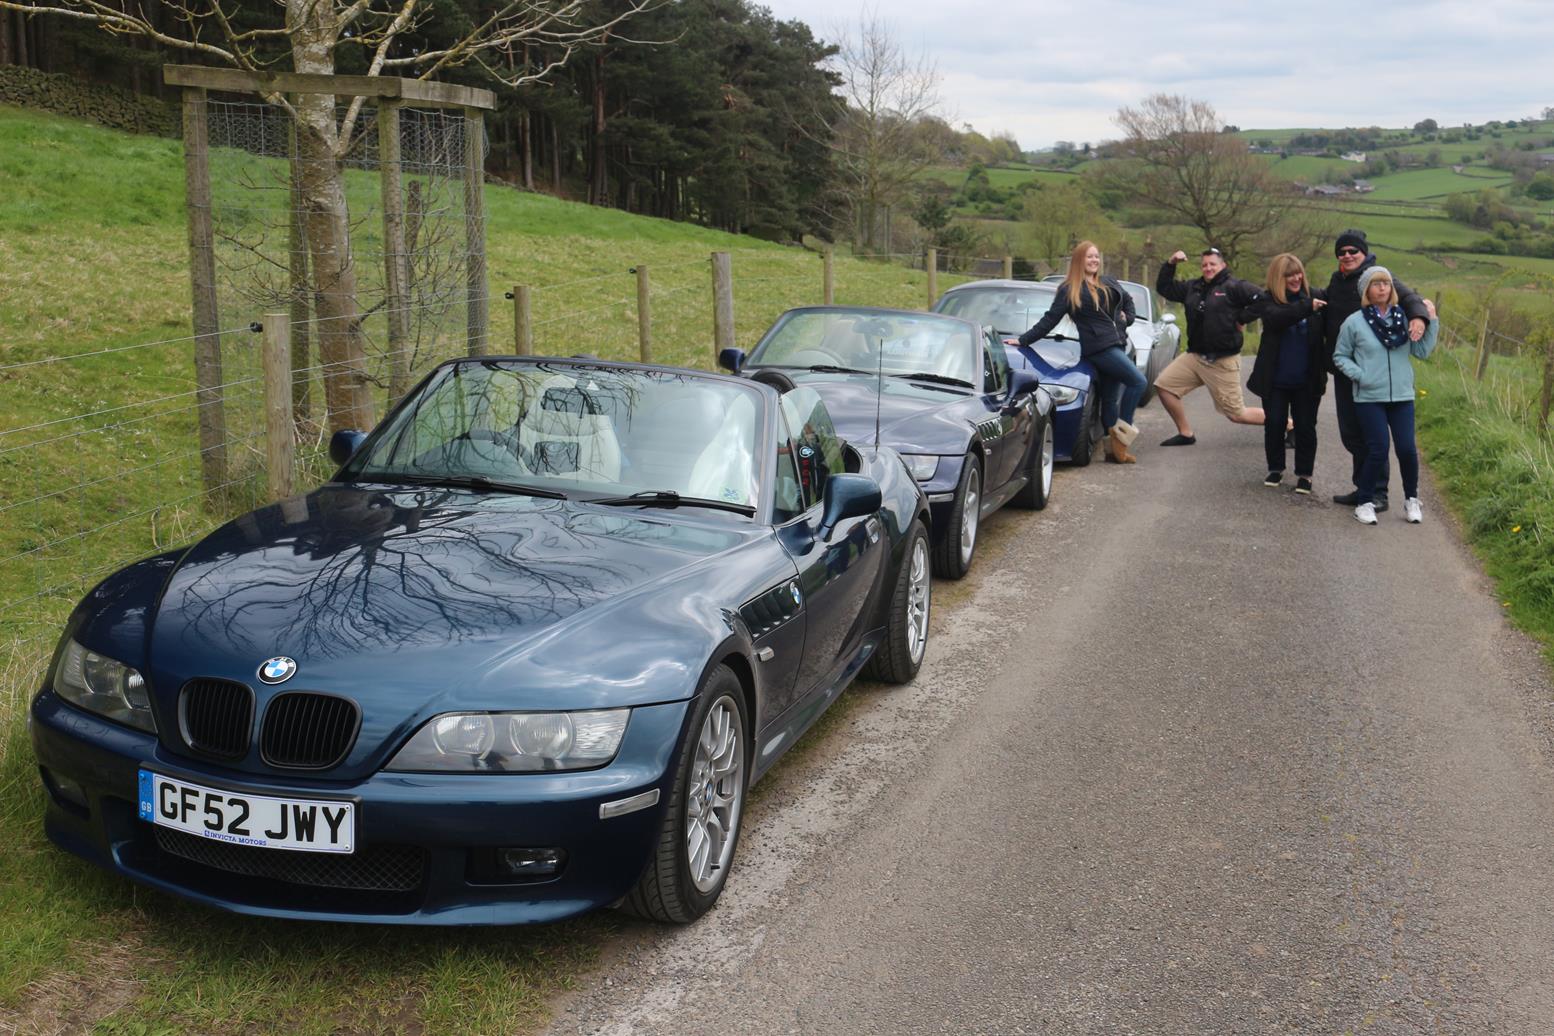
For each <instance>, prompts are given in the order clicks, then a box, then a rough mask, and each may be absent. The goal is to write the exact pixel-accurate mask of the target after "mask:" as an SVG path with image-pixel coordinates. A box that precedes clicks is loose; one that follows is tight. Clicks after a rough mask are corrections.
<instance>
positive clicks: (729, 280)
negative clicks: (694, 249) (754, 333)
mask: <svg viewBox="0 0 1554 1036" xmlns="http://www.w3.org/2000/svg"><path fill="white" fill-rule="evenodd" d="M733 347H734V266H733V260H732V257H730V255H729V254H728V253H727V252H713V253H712V359H713V362H716V361H717V358H718V353H720V352H722V351H723V350H724V349H732V348H733Z"/></svg>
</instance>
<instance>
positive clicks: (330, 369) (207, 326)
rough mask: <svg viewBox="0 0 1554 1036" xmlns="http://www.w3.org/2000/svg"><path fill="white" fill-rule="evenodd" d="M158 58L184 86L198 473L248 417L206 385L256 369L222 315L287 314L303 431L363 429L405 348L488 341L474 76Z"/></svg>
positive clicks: (402, 379)
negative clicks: (318, 399) (316, 70)
mask: <svg viewBox="0 0 1554 1036" xmlns="http://www.w3.org/2000/svg"><path fill="white" fill-rule="evenodd" d="M163 71H164V78H165V79H166V81H167V83H168V84H169V85H172V86H178V87H182V88H183V126H184V162H185V165H184V171H185V187H186V192H187V199H188V220H189V256H190V277H191V283H192V287H193V301H194V332H195V336H196V337H195V374H196V379H197V384H198V386H199V393H200V394H199V439H200V456H201V475H202V478H203V480H204V483H205V485H206V486H207V487H215V486H220V485H224V484H227V482H228V481H229V479H230V474H229V468H230V466H231V460H232V459H231V458H229V457H228V456H227V450H226V444H227V442H228V441H229V440H232V441H236V440H237V439H240V438H242V437H241V436H236V437H234V435H233V433H234V432H237V431H238V429H237V428H232V429H229V428H228V424H229V423H232V424H235V425H248V426H250V427H257V423H258V422H259V421H262V419H263V415H262V414H261V413H232V414H229V413H228V410H227V407H226V405H225V401H224V399H223V398H222V395H221V392H220V389H219V386H221V385H222V384H223V383H224V380H230V379H231V377H232V374H233V373H234V372H235V371H234V369H233V368H236V369H238V370H250V369H251V370H253V371H254V372H257V371H258V369H259V358H258V356H257V352H256V350H255V349H253V348H252V347H251V344H250V343H251V339H249V338H247V337H246V336H245V337H244V338H240V339H235V340H232V341H228V342H225V343H224V342H223V335H222V333H221V330H220V329H221V327H222V326H223V324H225V325H226V326H227V327H232V326H240V325H242V324H246V323H248V322H250V321H257V320H258V318H259V315H260V314H264V313H275V312H287V313H289V314H290V316H291V324H292V328H291V331H292V334H291V345H292V359H291V367H292V372H293V377H292V404H293V419H294V421H295V423H296V427H297V429H298V431H299V433H302V434H309V433H316V432H317V431H318V429H319V428H320V427H322V428H324V429H327V430H329V431H335V430H338V429H340V428H368V427H370V426H371V425H372V424H373V421H374V415H375V413H376V412H377V410H378V408H379V406H380V405H388V404H392V403H393V402H394V401H395V400H397V399H398V398H399V397H400V396H401V395H403V393H404V392H405V390H406V389H407V388H408V387H409V379H410V373H411V371H412V370H414V369H415V368H416V367H417V366H419V365H420V364H422V363H424V362H426V361H427V360H429V359H431V358H433V357H438V356H442V355H447V354H449V353H451V352H453V351H455V350H459V351H462V352H466V353H469V354H477V355H478V354H480V353H483V352H485V351H486V348H485V346H486V339H487V334H488V325H489V320H488V317H489V291H488V287H487V282H486V255H485V213H484V207H483V203H482V196H481V187H482V183H483V170H484V165H485V147H486V142H485V130H484V113H485V112H486V111H488V110H490V109H491V108H492V107H494V104H495V99H494V96H493V95H492V93H491V92H490V91H489V90H479V89H474V88H471V87H463V86H456V85H452V84H447V83H435V82H427V81H423V80H414V79H397V78H391V77H380V76H328V75H308V74H297V73H281V72H274V73H271V72H259V73H255V72H246V71H239V70H235V69H222V68H204V67H196V66H184V65H168V66H165V67H164V70H163ZM212 91H217V92H220V93H221V94H223V95H225V96H238V97H241V98H242V99H221V98H216V97H212V96H211V92H212ZM460 316H462V317H463V321H464V327H463V334H462V335H459V334H458V333H457V320H458V318H459V317H460ZM228 337H229V338H232V336H228ZM315 384H316V385H318V386H319V387H321V389H322V393H321V395H322V397H323V407H322V420H321V421H318V420H317V419H316V418H315V416H314V410H315V393H314V386H315Z"/></svg>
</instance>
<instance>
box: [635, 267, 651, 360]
mask: <svg viewBox="0 0 1554 1036" xmlns="http://www.w3.org/2000/svg"><path fill="white" fill-rule="evenodd" d="M636 274H637V351H638V354H639V355H640V356H641V357H642V362H643V363H652V362H653V311H652V309H651V298H650V295H649V291H650V286H649V283H648V268H647V266H645V265H643V266H638V267H637V268H636Z"/></svg>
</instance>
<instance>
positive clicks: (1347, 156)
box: [1338, 151, 1365, 162]
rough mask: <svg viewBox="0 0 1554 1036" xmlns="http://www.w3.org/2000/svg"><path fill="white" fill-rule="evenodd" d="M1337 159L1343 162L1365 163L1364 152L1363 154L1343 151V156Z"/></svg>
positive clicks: (1361, 152)
mask: <svg viewBox="0 0 1554 1036" xmlns="http://www.w3.org/2000/svg"><path fill="white" fill-rule="evenodd" d="M1338 157H1339V158H1341V159H1343V160H1344V161H1345V162H1363V161H1365V152H1363V151H1345V152H1344V153H1343V154H1341V155H1339V156H1338Z"/></svg>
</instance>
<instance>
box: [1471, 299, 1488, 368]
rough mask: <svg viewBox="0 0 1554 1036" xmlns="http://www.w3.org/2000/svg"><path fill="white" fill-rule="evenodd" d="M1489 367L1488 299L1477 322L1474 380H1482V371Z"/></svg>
mask: <svg viewBox="0 0 1554 1036" xmlns="http://www.w3.org/2000/svg"><path fill="white" fill-rule="evenodd" d="M1488 367H1489V300H1488V299H1486V300H1484V316H1483V318H1482V319H1481V320H1480V321H1479V323H1478V357H1477V359H1476V360H1475V361H1474V364H1473V378H1474V380H1475V381H1483V380H1484V371H1485V370H1486V369H1487V368H1488Z"/></svg>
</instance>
